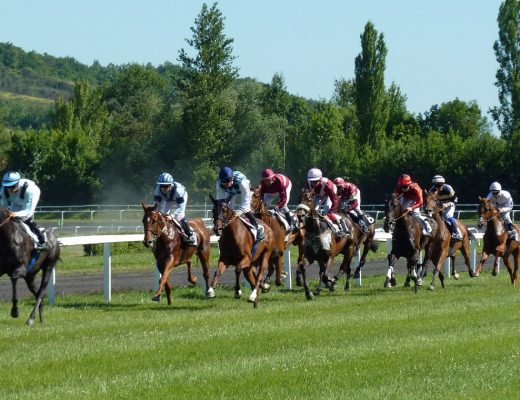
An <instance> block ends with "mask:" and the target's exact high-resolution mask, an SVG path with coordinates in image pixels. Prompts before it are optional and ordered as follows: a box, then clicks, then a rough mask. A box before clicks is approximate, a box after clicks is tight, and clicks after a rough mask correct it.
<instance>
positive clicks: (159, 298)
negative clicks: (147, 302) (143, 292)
mask: <svg viewBox="0 0 520 400" xmlns="http://www.w3.org/2000/svg"><path fill="white" fill-rule="evenodd" d="M160 300H161V295H159V296H153V297H152V301H160Z"/></svg>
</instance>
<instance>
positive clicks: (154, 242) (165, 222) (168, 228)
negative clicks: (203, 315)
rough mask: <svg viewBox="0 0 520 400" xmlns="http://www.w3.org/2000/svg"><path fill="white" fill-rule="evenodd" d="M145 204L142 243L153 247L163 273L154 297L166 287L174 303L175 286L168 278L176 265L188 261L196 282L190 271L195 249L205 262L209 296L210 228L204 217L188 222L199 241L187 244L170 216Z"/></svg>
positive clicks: (167, 293)
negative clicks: (194, 243) (172, 293)
mask: <svg viewBox="0 0 520 400" xmlns="http://www.w3.org/2000/svg"><path fill="white" fill-rule="evenodd" d="M142 206H143V210H144V216H143V227H144V240H143V243H144V245H145V246H146V247H150V248H152V251H153V255H154V257H155V261H156V264H157V269H158V270H159V272H160V273H161V279H160V281H159V288H158V289H157V291H156V292H155V294H154V296H153V297H152V300H153V301H159V300H160V299H161V293H162V291H163V289H164V290H165V292H166V298H167V300H168V305H171V304H172V297H171V292H172V286H171V284H170V282H169V281H168V278H169V277H170V274H171V273H172V271H173V268H174V267H176V266H177V265H181V264H186V265H187V266H188V280H189V281H190V283H192V284H195V282H196V281H197V280H196V278H195V277H193V276H192V274H191V259H192V257H193V255H194V254H195V253H197V257H198V259H199V261H200V264H201V266H202V275H203V276H204V280H205V282H206V297H208V288H209V286H208V282H209V252H210V237H211V232H210V230H209V229H208V228H206V226H205V225H204V222H203V221H202V219H201V218H194V219H191V220H190V221H189V225H190V227H191V228H192V229H193V231H194V232H195V235H196V236H197V244H196V245H195V246H192V245H189V244H186V243H184V239H183V238H182V236H181V234H180V232H179V231H178V230H177V228H176V227H175V226H174V223H173V222H172V221H170V220H169V219H167V218H166V217H165V216H164V215H163V214H162V213H161V212H160V211H159V210H157V208H155V206H146V205H144V204H142Z"/></svg>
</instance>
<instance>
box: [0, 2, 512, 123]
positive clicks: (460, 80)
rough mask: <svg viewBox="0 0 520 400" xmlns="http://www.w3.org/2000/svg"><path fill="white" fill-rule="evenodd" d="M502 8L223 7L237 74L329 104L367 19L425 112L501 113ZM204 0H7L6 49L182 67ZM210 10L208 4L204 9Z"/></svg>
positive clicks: (348, 72) (350, 69)
mask: <svg viewBox="0 0 520 400" xmlns="http://www.w3.org/2000/svg"><path fill="white" fill-rule="evenodd" d="M501 2H502V1H500V0H320V1H311V0H257V1H252V0H220V1H219V2H218V8H219V9H220V11H221V12H222V14H223V16H224V18H225V21H224V24H225V26H224V33H225V35H226V36H228V37H231V38H233V39H234V42H233V54H234V56H236V57H237V58H236V60H235V61H234V65H235V66H236V67H238V68H239V75H240V76H241V77H251V78H255V79H257V80H259V81H261V82H265V83H269V82H270V81H271V79H272V77H273V75H274V74H275V73H280V74H282V75H283V77H284V79H285V83H286V86H287V90H288V91H289V92H290V93H291V94H295V95H300V96H303V97H306V98H312V99H316V100H318V99H330V98H331V97H332V95H333V93H334V82H335V80H338V79H352V78H353V77H354V60H355V58H356V56H357V55H358V54H359V53H360V51H361V40H360V35H361V34H362V33H363V30H364V27H365V25H366V23H367V22H368V21H371V22H372V23H373V24H374V26H375V29H376V30H377V31H378V32H379V33H382V34H383V35H384V40H385V43H386V47H387V49H388V55H387V58H386V72H385V80H386V84H387V86H389V85H390V84H391V83H392V82H394V83H395V84H396V85H397V86H399V87H400V89H401V93H403V94H404V95H406V96H407V99H408V100H407V107H408V110H409V111H411V112H413V113H415V114H418V113H424V112H425V111H428V110H429V109H430V107H431V106H433V105H435V104H438V105H440V104H442V103H444V102H448V101H452V100H454V99H455V98H459V99H460V100H463V101H473V100H474V101H476V102H477V103H478V105H479V106H480V108H481V110H482V112H483V113H484V114H487V111H488V109H489V107H492V106H495V105H498V92H497V88H496V87H495V85H494V83H495V80H496V79H495V74H496V71H497V69H498V64H497V62H496V58H495V55H494V52H493V43H494V42H495V41H496V40H497V39H498V24H497V16H498V10H499V6H500V4H501ZM203 4H204V1H201V0H182V1H181V0H170V1H168V0H88V1H87V0H23V1H11V0H0V6H1V9H2V12H1V13H0V41H1V42H10V43H12V44H14V45H15V46H18V47H21V48H22V49H24V50H26V51H31V50H34V51H36V52H39V53H47V54H50V55H53V56H60V57H61V56H63V57H64V56H70V57H73V58H75V59H77V60H78V61H80V62H82V63H85V64H87V65H91V64H92V63H93V62H94V60H97V61H99V62H100V63H101V64H102V65H107V64H108V63H113V64H117V65H120V64H126V63H132V62H136V63H140V64H147V63H151V64H153V65H155V66H157V65H160V64H162V63H164V62H165V61H169V62H172V63H178V55H179V50H180V49H181V48H184V49H185V50H187V51H188V53H189V50H190V46H189V45H188V44H187V43H186V39H187V38H191V36H192V33H191V31H190V28H191V27H193V26H194V24H195V18H196V17H197V15H198V14H199V12H200V10H201V8H202V5H203ZM206 4H208V6H211V5H212V4H213V1H206Z"/></svg>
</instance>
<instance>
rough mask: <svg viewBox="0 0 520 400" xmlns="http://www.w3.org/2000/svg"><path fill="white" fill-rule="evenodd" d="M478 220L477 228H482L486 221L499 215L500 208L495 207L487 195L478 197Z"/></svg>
mask: <svg viewBox="0 0 520 400" xmlns="http://www.w3.org/2000/svg"><path fill="white" fill-rule="evenodd" d="M478 200H479V205H478V221H477V228H479V229H480V228H482V227H483V226H484V224H485V223H487V222H488V221H490V220H492V219H493V218H495V217H496V216H497V215H498V210H497V209H496V208H495V206H494V205H493V203H491V200H489V199H486V198H485V197H480V196H479V198H478Z"/></svg>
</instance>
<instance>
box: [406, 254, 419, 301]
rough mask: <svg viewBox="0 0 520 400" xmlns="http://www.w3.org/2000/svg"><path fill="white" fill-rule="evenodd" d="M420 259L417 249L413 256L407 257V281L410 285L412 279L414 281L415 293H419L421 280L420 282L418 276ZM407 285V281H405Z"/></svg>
mask: <svg viewBox="0 0 520 400" xmlns="http://www.w3.org/2000/svg"><path fill="white" fill-rule="evenodd" d="M418 259H419V252H418V251H417V252H416V253H415V254H414V255H413V256H411V257H410V258H408V259H407V269H408V275H407V276H406V281H407V282H408V285H410V281H413V283H414V290H415V293H417V291H418V289H419V286H420V285H419V282H418V276H417V269H416V266H417V260H418ZM405 285H406V283H405Z"/></svg>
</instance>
